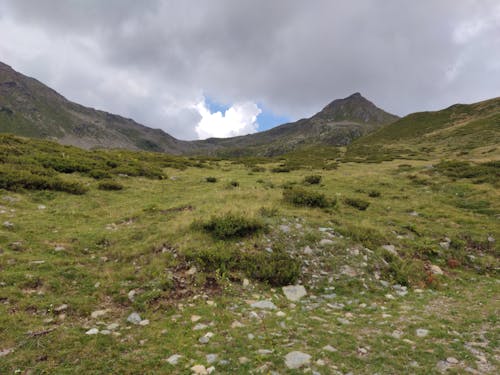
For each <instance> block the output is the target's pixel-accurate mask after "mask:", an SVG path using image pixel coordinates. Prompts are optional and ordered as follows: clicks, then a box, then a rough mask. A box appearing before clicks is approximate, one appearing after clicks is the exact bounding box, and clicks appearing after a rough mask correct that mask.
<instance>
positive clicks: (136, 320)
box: [127, 312, 142, 324]
mask: <svg viewBox="0 0 500 375" xmlns="http://www.w3.org/2000/svg"><path fill="white" fill-rule="evenodd" d="M141 321H142V319H141V316H140V315H139V314H138V313H136V312H133V313H132V314H130V315H129V316H128V318H127V322H129V323H132V324H140V323H141Z"/></svg>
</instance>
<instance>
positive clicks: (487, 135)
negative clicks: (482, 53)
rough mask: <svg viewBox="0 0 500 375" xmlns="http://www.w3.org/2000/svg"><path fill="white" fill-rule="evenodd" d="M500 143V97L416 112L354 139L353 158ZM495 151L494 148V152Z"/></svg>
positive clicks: (478, 148)
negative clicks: (432, 110)
mask: <svg viewBox="0 0 500 375" xmlns="http://www.w3.org/2000/svg"><path fill="white" fill-rule="evenodd" d="M499 144H500V97H498V98H494V99H490V100H485V101H482V102H479V103H474V104H455V105H452V106H450V107H448V108H446V109H443V110H441V111H435V112H418V113H413V114H410V115H408V116H405V117H403V118H402V119H400V120H398V121H396V122H394V123H392V124H389V125H387V126H384V127H382V128H381V129H379V130H378V131H376V132H374V133H372V134H369V135H367V136H366V137H363V138H361V139H358V140H357V141H355V142H353V143H352V144H351V145H350V146H349V149H348V152H347V156H348V157H350V158H353V159H355V158H359V159H367V158H368V159H370V158H372V159H373V158H384V159H387V158H391V157H392V156H391V155H395V154H400V155H402V156H406V157H425V156H427V155H428V154H429V153H433V154H436V155H441V156H451V155H453V154H461V155H466V154H468V153H471V152H473V153H484V152H487V151H488V150H492V149H491V147H496V146H498V145H499ZM491 152H493V151H491Z"/></svg>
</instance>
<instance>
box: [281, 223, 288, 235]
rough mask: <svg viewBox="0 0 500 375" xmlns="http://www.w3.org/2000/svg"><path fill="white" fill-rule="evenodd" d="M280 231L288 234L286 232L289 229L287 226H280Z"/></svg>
mask: <svg viewBox="0 0 500 375" xmlns="http://www.w3.org/2000/svg"><path fill="white" fill-rule="evenodd" d="M280 230H281V231H282V232H283V233H288V232H290V227H289V226H288V225H280Z"/></svg>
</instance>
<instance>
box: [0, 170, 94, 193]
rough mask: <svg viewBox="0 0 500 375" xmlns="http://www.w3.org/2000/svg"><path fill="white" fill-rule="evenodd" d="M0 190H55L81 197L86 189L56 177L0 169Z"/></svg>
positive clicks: (78, 184)
mask: <svg viewBox="0 0 500 375" xmlns="http://www.w3.org/2000/svg"><path fill="white" fill-rule="evenodd" d="M0 188H1V189H6V190H11V191H17V190H20V189H26V190H55V191H63V192H66V193H70V194H76V195H81V194H84V193H85V192H86V191H87V189H86V188H85V187H84V186H83V185H82V184H80V183H77V182H68V181H64V180H61V179H59V178H58V177H50V176H41V175H36V174H32V173H30V172H27V171H18V170H13V169H12V170H9V169H8V168H5V169H0Z"/></svg>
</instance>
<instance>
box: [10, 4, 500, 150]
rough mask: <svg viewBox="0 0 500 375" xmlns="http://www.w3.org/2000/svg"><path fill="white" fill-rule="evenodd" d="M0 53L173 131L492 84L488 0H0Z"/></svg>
mask: <svg viewBox="0 0 500 375" xmlns="http://www.w3.org/2000/svg"><path fill="white" fill-rule="evenodd" d="M0 61H2V62H4V63H6V64H8V65H11V66H12V67H13V68H14V69H15V70H17V71H19V72H21V73H23V74H26V75H28V76H31V77H34V78H36V79H38V80H40V81H42V82H43V83H45V84H46V85H48V86H50V87H52V88H53V89H55V90H56V91H58V92H59V93H61V94H62V95H64V96H65V97H66V98H68V99H70V100H72V101H76V102H78V103H80V104H83V105H86V106H90V107H94V108H98V109H102V110H105V111H108V112H112V113H117V114H120V115H123V116H125V117H130V118H133V119H134V120H136V121H137V122H139V123H142V124H144V125H147V126H150V127H153V128H161V129H163V130H164V131H166V132H167V133H169V134H171V135H173V136H175V137H177V138H179V139H187V140H191V139H204V138H208V137H228V136H235V135H243V134H248V133H253V132H256V131H259V130H265V129H269V128H271V127H273V126H276V125H279V124H282V123H285V122H289V121H295V120H298V119H300V118H304V117H309V116H311V115H313V114H314V113H316V112H318V111H320V110H321V109H322V108H323V107H324V106H325V105H326V104H328V103H329V102H331V101H332V100H334V99H337V98H343V97H347V96H349V95H350V94H352V93H354V92H361V93H362V95H363V96H365V97H366V98H368V99H369V100H371V101H372V102H374V103H375V104H376V105H378V106H379V107H381V108H383V109H384V110H386V111H388V112H391V113H394V114H397V115H400V116H402V115H406V114H408V113H412V112H416V111H423V110H437V109H441V108H444V107H447V106H449V105H452V104H454V103H471V102H476V101H480V100H484V99H488V98H493V97H498V96H500V2H499V1H498V0H419V1H415V0H383V1H382V0H352V1H340V0H314V1H309V0H238V1H235V0H210V1H207V0H175V1H174V0H144V1H137V0H106V1H102V0H43V1H40V0H0Z"/></svg>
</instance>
